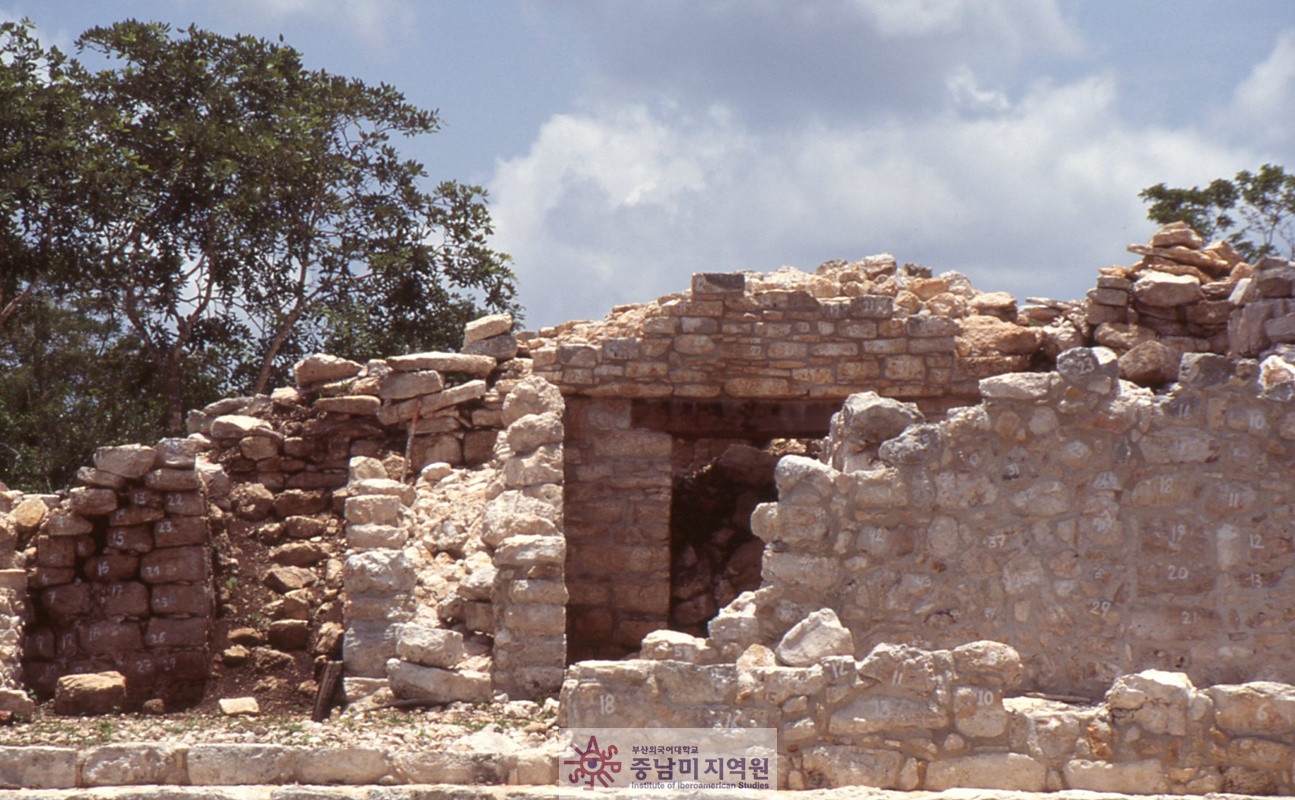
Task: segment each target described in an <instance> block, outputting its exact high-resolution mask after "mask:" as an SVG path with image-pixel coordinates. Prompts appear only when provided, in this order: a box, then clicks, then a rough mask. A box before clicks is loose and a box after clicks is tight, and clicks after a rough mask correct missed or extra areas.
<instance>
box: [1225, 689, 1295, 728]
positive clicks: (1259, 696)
mask: <svg viewBox="0 0 1295 800" xmlns="http://www.w3.org/2000/svg"><path fill="white" fill-rule="evenodd" d="M1206 692H1207V693H1208V694H1209V696H1210V697H1211V698H1212V699H1213V700H1214V719H1215V722H1216V723H1217V724H1218V726H1219V727H1220V728H1223V729H1225V730H1228V731H1231V732H1233V733H1249V734H1259V735H1265V736H1271V735H1275V734H1284V733H1289V732H1291V731H1292V730H1295V686H1289V685H1287V684H1284V683H1273V682H1270V681H1253V682H1251V683H1242V684H1231V685H1219V686H1211V687H1210V688H1209V689H1207V690H1206Z"/></svg>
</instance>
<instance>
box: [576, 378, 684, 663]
mask: <svg viewBox="0 0 1295 800" xmlns="http://www.w3.org/2000/svg"><path fill="white" fill-rule="evenodd" d="M631 422H632V419H631V404H630V401H629V400H610V399H609V400H589V399H586V398H580V397H570V398H568V399H567V413H566V430H567V451H566V452H567V461H566V483H565V494H566V535H567V564H566V575H567V588H568V591H569V593H570V601H569V603H568V611H569V617H568V625H569V628H570V632H571V636H570V647H571V653H570V656H571V660H578V659H581V658H594V657H613V656H619V655H622V654H624V653H626V652H628V651H631V650H634V649H636V648H637V647H638V643H639V642H640V641H641V640H642V639H643V636H644V635H646V634H647V633H649V632H650V631H653V630H656V629H657V628H660V627H664V626H665V624H666V621H667V619H668V618H669V613H670V485H671V462H670V454H671V437H670V434H668V433H664V432H661V431H652V430H643V429H636V428H634V427H632V425H631Z"/></svg>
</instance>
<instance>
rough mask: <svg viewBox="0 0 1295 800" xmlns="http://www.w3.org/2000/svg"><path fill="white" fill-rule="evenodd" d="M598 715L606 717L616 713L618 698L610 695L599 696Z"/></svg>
mask: <svg viewBox="0 0 1295 800" xmlns="http://www.w3.org/2000/svg"><path fill="white" fill-rule="evenodd" d="M598 713H599V714H602V715H603V716H604V717H605V716H608V715H609V714H615V713H616V697H615V696H614V695H610V694H603V695H599V696H598Z"/></svg>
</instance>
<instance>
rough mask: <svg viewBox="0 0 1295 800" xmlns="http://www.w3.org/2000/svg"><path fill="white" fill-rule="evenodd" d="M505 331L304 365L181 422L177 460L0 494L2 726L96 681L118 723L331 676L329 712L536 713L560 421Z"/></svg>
mask: <svg viewBox="0 0 1295 800" xmlns="http://www.w3.org/2000/svg"><path fill="white" fill-rule="evenodd" d="M511 328H512V320H511V318H508V317H506V316H499V317H489V318H485V319H483V320H479V321H478V322H476V323H473V324H471V325H469V327H468V330H467V336H466V339H467V342H468V344H467V346H465V348H464V350H465V352H464V353H424V354H415V355H411V356H400V357H394V358H391V359H385V360H379V361H374V362H370V363H369V364H367V365H361V364H357V363H354V362H347V361H344V360H342V359H337V358H334V357H331V356H312V357H310V358H307V359H305V360H304V361H302V362H301V363H299V364H297V366H296V368H295V377H296V383H297V385H296V386H295V387H287V388H283V389H279V390H276V391H275V392H274V393H273V394H272V395H271V396H268V397H265V396H263V397H255V398H229V399H226V400H221V401H218V402H216V403H213V404H212V405H210V406H208V407H207V408H205V409H202V410H200V411H194V412H191V414H190V416H189V429H190V431H191V435H190V436H189V437H187V438H183V439H166V440H163V441H161V442H159V443H158V444H157V445H156V446H144V445H125V446H117V447H105V448H100V449H99V450H98V451H97V452H96V454H95V459H94V466H88V467H86V468H83V469H82V470H81V471H80V473H79V478H80V480H81V481H82V483H84V484H85V486H84V487H80V488H75V489H72V490H70V491H68V492H63V493H59V494H56V495H26V496H25V495H22V494H21V493H18V492H7V493H5V495H4V497H3V502H4V504H5V506H6V509H7V512H8V513H6V514H0V521H3V526H0V533H3V534H4V539H3V541H0V551H2V548H5V547H7V553H8V555H5V556H3V559H4V566H10V567H12V568H11V569H8V570H6V571H4V572H3V574H0V578H3V579H4V581H5V583H4V588H5V592H4V595H3V596H2V597H3V600H4V601H5V605H4V606H3V607H0V619H3V620H4V622H5V626H6V627H5V629H4V633H3V637H2V638H0V647H3V648H5V649H4V650H3V651H0V662H2V663H3V664H4V673H3V676H0V677H2V678H3V684H2V685H0V700H3V707H4V708H5V709H6V710H9V711H13V712H16V713H20V714H23V713H30V710H31V700H30V699H29V698H28V697H27V695H26V693H25V692H24V691H22V690H23V689H26V688H30V689H31V690H33V691H34V692H35V693H36V694H37V696H39V697H41V698H48V697H50V696H53V695H55V694H56V684H57V683H58V681H59V679H60V678H61V677H63V676H67V675H77V674H83V673H103V672H109V671H111V672H117V673H120V675H121V676H123V677H124V690H125V695H124V696H123V697H119V698H117V699H116V700H114V704H115V705H119V706H121V707H124V708H132V709H138V708H140V707H141V706H142V705H144V704H145V703H146V702H148V701H152V702H153V703H154V704H159V703H160V706H158V707H163V708H182V707H185V706H187V705H191V704H193V703H195V702H197V701H198V700H199V699H201V698H202V697H203V694H204V692H205V691H206V690H207V689H208V688H209V686H210V685H211V684H213V683H217V682H219V681H221V680H222V676H224V677H226V678H230V679H231V680H230V682H229V683H227V684H221V686H222V687H226V688H230V687H237V689H238V690H240V691H241V692H242V693H244V694H258V693H261V692H268V691H272V690H274V689H276V688H278V689H282V688H284V687H287V688H288V689H291V688H293V687H296V686H297V685H298V684H300V687H299V688H300V689H301V691H302V693H305V692H313V690H314V688H315V686H314V683H313V680H314V678H316V677H317V676H318V675H319V668H320V667H321V666H322V664H323V663H324V662H325V661H327V660H329V659H338V658H345V660H346V676H347V677H346V691H347V697H348V699H350V700H352V701H356V700H360V699H362V698H365V697H370V698H372V701H373V702H389V701H392V700H393V699H394V700H397V701H399V700H421V701H424V702H432V703H443V702H451V701H454V700H466V701H472V700H481V699H489V698H490V697H491V696H492V694H493V692H494V691H495V690H502V691H507V692H509V693H511V694H512V695H513V696H514V697H518V698H520V697H542V696H550V695H552V694H554V693H556V691H557V688H558V686H559V685H560V683H561V679H562V670H563V668H564V666H565V642H564V639H563V634H564V628H565V623H564V619H565V612H564V608H563V604H564V602H565V599H566V595H565V588H564V581H563V574H562V563H563V558H564V549H563V540H562V538H561V535H560V532H561V527H562V516H561V508H562V498H561V477H562V438H563V435H562V407H563V406H562V398H561V396H560V394H559V393H558V392H557V391H556V390H555V389H554V388H553V387H552V386H550V385H549V384H547V383H546V382H544V381H542V380H538V379H533V378H527V375H526V371H525V367H526V364H525V363H524V362H520V361H517V360H515V359H513V358H512V355H513V354H514V353H515V352H516V349H517V345H516V340H515V338H514V336H513V334H512V332H511ZM501 360H502V362H503V363H502V365H501V363H500V362H501ZM519 387H520V388H519ZM414 478H418V480H417V481H415V480H414ZM447 509H448V510H449V512H448V513H447ZM504 539H509V541H508V542H507V543H505V542H504ZM240 558H241V559H242V561H243V562H245V563H240ZM24 567H25V569H24ZM11 585H12V586H11ZM11 595H12V596H11ZM28 597H30V603H28V602H27V600H28ZM238 607H241V610H242V611H243V612H244V613H243V614H242V615H241V616H242V617H243V618H247V617H249V616H250V617H251V618H252V621H253V622H252V624H250V625H245V626H243V627H234V626H232V625H231V624H230V623H229V622H228V618H230V617H235V616H239V615H238V614H237V613H236V612H237V611H239V610H240V609H239V608H238ZM29 609H30V610H31V611H32V613H26V612H27V611H28V610H29ZM249 610H250V614H249V613H248V612H249ZM213 661H214V666H213ZM303 699H306V700H308V699H310V698H309V697H304V698H303ZM57 704H58V703H57V702H56V705H57Z"/></svg>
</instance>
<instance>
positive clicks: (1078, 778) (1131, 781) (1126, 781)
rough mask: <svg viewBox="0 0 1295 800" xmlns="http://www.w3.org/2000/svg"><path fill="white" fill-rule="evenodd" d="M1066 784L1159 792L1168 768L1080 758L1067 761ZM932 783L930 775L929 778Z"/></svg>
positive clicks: (1164, 788) (1150, 761)
mask: <svg viewBox="0 0 1295 800" xmlns="http://www.w3.org/2000/svg"><path fill="white" fill-rule="evenodd" d="M1065 776H1066V786H1068V787H1070V788H1071V789H1086V790H1088V791H1092V792H1124V793H1127V794H1155V793H1156V792H1167V791H1169V780H1168V778H1166V777H1165V768H1164V766H1163V765H1161V764H1160V762H1159V761H1156V760H1153V759H1148V760H1146V761H1130V762H1125V763H1122V764H1112V763H1110V762H1106V761H1086V760H1082V759H1078V760H1075V761H1070V762H1067V764H1066V769H1065ZM927 786H928V788H929V787H930V778H929V777H928V779H927Z"/></svg>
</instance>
